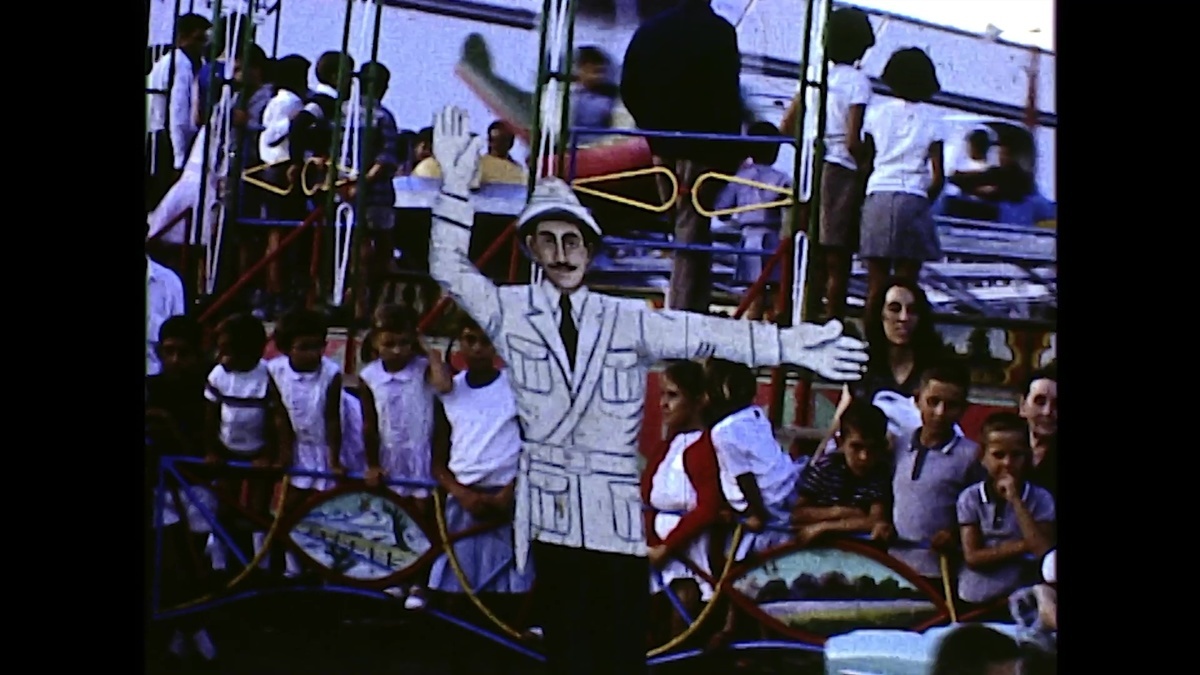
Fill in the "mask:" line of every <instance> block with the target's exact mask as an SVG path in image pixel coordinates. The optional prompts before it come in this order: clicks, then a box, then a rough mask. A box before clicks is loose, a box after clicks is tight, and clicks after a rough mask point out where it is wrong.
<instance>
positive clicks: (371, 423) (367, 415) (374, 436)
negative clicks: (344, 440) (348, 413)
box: [358, 382, 379, 470]
mask: <svg viewBox="0 0 1200 675" xmlns="http://www.w3.org/2000/svg"><path fill="white" fill-rule="evenodd" d="M358 397H359V400H361V401H362V418H363V450H364V451H365V452H366V455H367V469H368V470H370V469H378V468H379V415H377V414H376V413H375V395H374V394H372V393H371V387H369V386H368V385H367V383H366V382H363V383H362V386H360V387H359V388H358Z"/></svg>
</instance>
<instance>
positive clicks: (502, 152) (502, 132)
mask: <svg viewBox="0 0 1200 675" xmlns="http://www.w3.org/2000/svg"><path fill="white" fill-rule="evenodd" d="M512 147H513V135H512V134H510V133H508V130H507V129H505V128H504V127H496V128H494V129H492V130H491V131H489V132H488V154H489V155H492V156H494V157H500V158H505V157H508V153H509V151H510V150H512Z"/></svg>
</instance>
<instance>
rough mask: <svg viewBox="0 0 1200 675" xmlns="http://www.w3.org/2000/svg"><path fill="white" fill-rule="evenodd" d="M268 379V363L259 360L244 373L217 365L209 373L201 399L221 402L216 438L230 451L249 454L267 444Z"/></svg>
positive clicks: (269, 377)
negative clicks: (219, 423)
mask: <svg viewBox="0 0 1200 675" xmlns="http://www.w3.org/2000/svg"><path fill="white" fill-rule="evenodd" d="M270 381H271V375H270V373H269V372H268V370H267V362H266V361H262V360H260V361H259V362H258V365H256V366H254V368H251V369H250V370H248V371H245V372H234V371H231V370H226V369H225V366H223V365H221V364H217V366H216V367H215V368H213V369H212V372H210V373H209V374H208V387H206V388H205V390H204V398H205V399H206V400H209V401H211V402H213V403H220V404H221V426H220V431H219V432H218V437H219V438H220V440H221V443H222V444H223V445H224V446H225V447H226V448H227V449H229V451H230V452H240V453H247V454H249V453H253V452H257V451H258V450H261V449H262V448H263V446H264V445H266V442H267V441H266V429H267V406H266V398H267V390H268V388H269V385H270ZM214 390H215V392H214ZM222 398H224V399H240V401H239V400H222Z"/></svg>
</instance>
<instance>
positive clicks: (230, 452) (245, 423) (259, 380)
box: [204, 314, 293, 569]
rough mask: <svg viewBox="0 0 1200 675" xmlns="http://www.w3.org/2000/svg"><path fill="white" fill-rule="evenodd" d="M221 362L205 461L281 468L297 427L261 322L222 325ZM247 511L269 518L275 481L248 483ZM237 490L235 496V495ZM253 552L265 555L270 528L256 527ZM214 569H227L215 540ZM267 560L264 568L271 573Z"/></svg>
mask: <svg viewBox="0 0 1200 675" xmlns="http://www.w3.org/2000/svg"><path fill="white" fill-rule="evenodd" d="M216 333H217V357H218V363H217V365H216V367H215V368H213V369H212V372H210V373H209V374H208V382H207V385H206V387H205V389H204V398H205V399H207V400H208V409H207V410H206V412H205V459H206V461H208V462H209V463H210V464H217V463H220V462H225V461H239V462H244V461H250V462H251V463H252V464H254V466H256V467H268V466H272V465H274V464H276V462H277V461H278V459H279V457H280V456H281V455H282V454H283V453H282V452H281V448H287V449H288V451H290V449H291V445H292V436H293V434H292V427H291V424H290V423H289V421H288V417H287V412H286V411H285V410H284V407H283V403H282V402H281V400H280V397H279V390H278V389H276V387H275V383H274V382H272V381H271V375H270V372H269V371H268V370H267V363H266V361H264V360H263V358H262V355H263V349H265V348H266V345H267V333H266V331H265V330H264V329H263V325H262V323H261V322H259V320H258V319H255V318H254V317H252V316H250V315H249V314H235V315H233V316H230V317H229V318H227V319H225V320H224V321H222V322H221V323H220V324H218V325H217V330H216ZM246 482H247V483H248V489H247V493H248V500H247V502H248V503H247V504H246V506H247V508H248V510H249V511H250V512H252V513H255V514H257V515H260V516H263V517H269V513H268V503H269V501H270V496H271V490H270V485H271V482H270V480H264V479H261V478H258V477H255V478H252V479H249V480H248V481H246ZM240 487H241V483H240V482H234V481H229V480H218V481H217V488H218V489H219V490H221V491H223V492H225V493H226V494H227V495H230V496H231V497H233V498H234V499H236V498H237V497H238V496H239V495H240V493H241V490H240ZM235 490H236V491H235ZM250 529H251V531H252V533H253V534H252V537H251V539H252V540H253V545H254V552H255V555H257V554H258V553H259V552H260V551H262V548H263V545H264V543H265V542H266V538H267V535H266V529H265V528H263V527H261V526H258V525H251V526H250ZM212 544H213V547H212V549H213V550H212V553H213V567H214V568H217V569H223V568H224V551H223V546H222V545H221V544H220V542H218V541H217V540H215V539H213V540H212ZM267 563H268V561H267V560H266V559H265V558H264V559H263V560H262V562H261V563H260V565H259V566H260V567H261V568H263V569H266V568H267Z"/></svg>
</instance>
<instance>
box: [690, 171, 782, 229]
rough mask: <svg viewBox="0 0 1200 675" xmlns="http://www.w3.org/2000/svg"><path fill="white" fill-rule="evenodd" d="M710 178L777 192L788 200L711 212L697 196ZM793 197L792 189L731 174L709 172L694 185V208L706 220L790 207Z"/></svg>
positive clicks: (702, 175) (701, 176) (701, 175)
mask: <svg viewBox="0 0 1200 675" xmlns="http://www.w3.org/2000/svg"><path fill="white" fill-rule="evenodd" d="M710 178H720V179H721V180H724V181H725V182H727V183H739V184H741V185H748V186H750V187H752V188H758V189H759V190H768V191H770V192H775V193H778V194H781V195H787V198H786V199H777V200H775V201H773V202H765V203H762V204H746V205H745V206H734V207H732V208H728V209H717V210H715V211H709V210H708V209H706V208H704V207H702V206H700V200H699V199H698V198H697V197H696V195H698V194H699V193H700V185H701V184H702V183H704V181H706V180H708V179H710ZM792 196H793V193H792V190H791V188H785V187H779V186H778V185H767V184H766V183H760V182H758V181H756V180H751V179H749V178H742V177H741V176H730V175H729V174H725V173H717V172H716V171H709V172H708V173H703V174H700V176H699V177H698V178H696V182H695V183H693V184H692V208H694V209H695V210H696V213H697V214H698V215H700V216H703V217H705V218H720V217H721V216H732V215H733V214H735V213H746V212H747V211H757V210H759V209H776V208H779V207H788V206H791V205H792V204H793V203H794V200H793V199H792Z"/></svg>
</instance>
